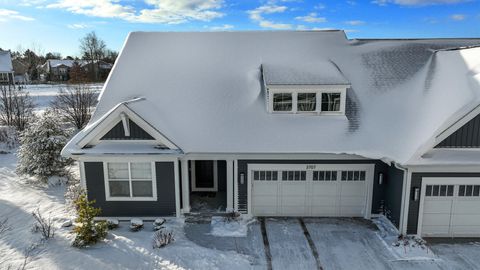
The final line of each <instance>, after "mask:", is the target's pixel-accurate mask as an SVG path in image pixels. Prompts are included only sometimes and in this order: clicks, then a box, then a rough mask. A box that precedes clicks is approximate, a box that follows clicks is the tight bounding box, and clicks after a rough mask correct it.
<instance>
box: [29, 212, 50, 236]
mask: <svg viewBox="0 0 480 270" xmlns="http://www.w3.org/2000/svg"><path fill="white" fill-rule="evenodd" d="M32 216H33V218H34V219H35V224H33V228H32V231H33V232H40V233H41V234H42V238H43V239H44V240H48V239H50V238H53V237H54V236H55V228H54V227H53V220H52V219H51V218H46V217H44V216H43V215H42V213H40V209H39V208H37V210H35V211H33V212H32Z"/></svg>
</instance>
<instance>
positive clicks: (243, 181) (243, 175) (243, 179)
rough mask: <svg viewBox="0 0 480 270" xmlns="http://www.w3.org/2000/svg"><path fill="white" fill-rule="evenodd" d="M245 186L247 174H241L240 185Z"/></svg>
mask: <svg viewBox="0 0 480 270" xmlns="http://www.w3.org/2000/svg"><path fill="white" fill-rule="evenodd" d="M243 184H245V174H244V173H241V174H240V185H243Z"/></svg>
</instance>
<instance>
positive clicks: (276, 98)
mask: <svg viewBox="0 0 480 270" xmlns="http://www.w3.org/2000/svg"><path fill="white" fill-rule="evenodd" d="M292 108H293V95H292V93H274V94H273V110H274V111H276V112H290V111H292Z"/></svg>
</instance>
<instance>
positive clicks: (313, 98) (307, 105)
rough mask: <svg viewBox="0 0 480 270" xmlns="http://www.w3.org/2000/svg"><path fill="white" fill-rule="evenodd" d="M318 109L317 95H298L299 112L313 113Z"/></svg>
mask: <svg viewBox="0 0 480 270" xmlns="http://www.w3.org/2000/svg"><path fill="white" fill-rule="evenodd" d="M316 108H317V95H316V94H315V93H298V95H297V110H298V111H299V112H313V111H315V109H316Z"/></svg>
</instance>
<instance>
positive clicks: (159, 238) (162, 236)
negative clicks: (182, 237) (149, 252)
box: [152, 230, 175, 248]
mask: <svg viewBox="0 0 480 270" xmlns="http://www.w3.org/2000/svg"><path fill="white" fill-rule="evenodd" d="M173 241H175V238H174V234H173V232H168V231H165V230H160V231H156V232H155V233H154V234H153V241H152V246H153V248H163V247H165V246H166V245H168V244H170V243H172V242H173Z"/></svg>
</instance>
